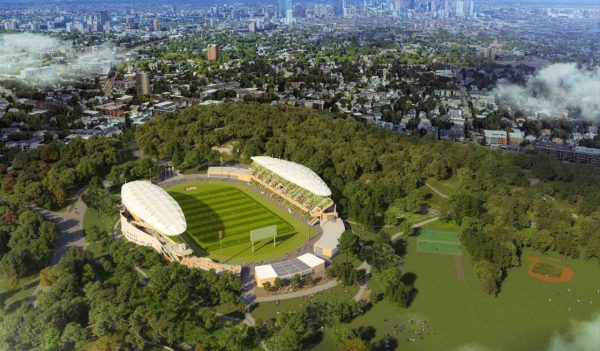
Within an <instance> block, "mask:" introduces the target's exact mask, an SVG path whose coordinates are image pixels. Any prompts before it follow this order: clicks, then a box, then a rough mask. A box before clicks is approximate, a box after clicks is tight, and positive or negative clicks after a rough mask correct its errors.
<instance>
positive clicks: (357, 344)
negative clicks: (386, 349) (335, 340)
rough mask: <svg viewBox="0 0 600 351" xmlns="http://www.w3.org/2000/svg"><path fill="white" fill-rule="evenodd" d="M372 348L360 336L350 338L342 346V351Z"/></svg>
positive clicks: (366, 350)
mask: <svg viewBox="0 0 600 351" xmlns="http://www.w3.org/2000/svg"><path fill="white" fill-rule="evenodd" d="M370 350H371V346H370V345H369V344H368V343H367V342H366V341H364V340H362V339H360V338H354V339H350V340H347V341H345V342H344V343H343V344H342V346H341V348H340V351H370Z"/></svg>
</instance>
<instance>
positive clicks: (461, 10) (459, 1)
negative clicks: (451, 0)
mask: <svg viewBox="0 0 600 351" xmlns="http://www.w3.org/2000/svg"><path fill="white" fill-rule="evenodd" d="M454 11H455V15H456V17H464V15H465V3H464V2H463V0H456V5H455V7H454Z"/></svg>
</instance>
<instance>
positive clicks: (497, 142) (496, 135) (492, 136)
mask: <svg viewBox="0 0 600 351" xmlns="http://www.w3.org/2000/svg"><path fill="white" fill-rule="evenodd" d="M483 135H484V137H485V144H486V145H488V146H492V147H500V146H502V145H506V144H508V138H507V135H506V132H505V131H503V130H487V129H486V130H484V131H483Z"/></svg>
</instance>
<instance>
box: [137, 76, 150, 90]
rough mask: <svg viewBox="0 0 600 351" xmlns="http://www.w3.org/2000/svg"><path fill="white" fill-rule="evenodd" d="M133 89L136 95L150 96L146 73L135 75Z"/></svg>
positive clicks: (148, 79) (148, 78)
mask: <svg viewBox="0 0 600 351" xmlns="http://www.w3.org/2000/svg"><path fill="white" fill-rule="evenodd" d="M135 89H136V91H137V94H138V95H149V94H150V77H149V75H148V72H144V71H138V72H137V73H136V74H135Z"/></svg>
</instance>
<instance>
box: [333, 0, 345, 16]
mask: <svg viewBox="0 0 600 351" xmlns="http://www.w3.org/2000/svg"><path fill="white" fill-rule="evenodd" d="M345 7H346V0H334V2H333V15H334V16H335V17H344V8H345Z"/></svg>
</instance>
